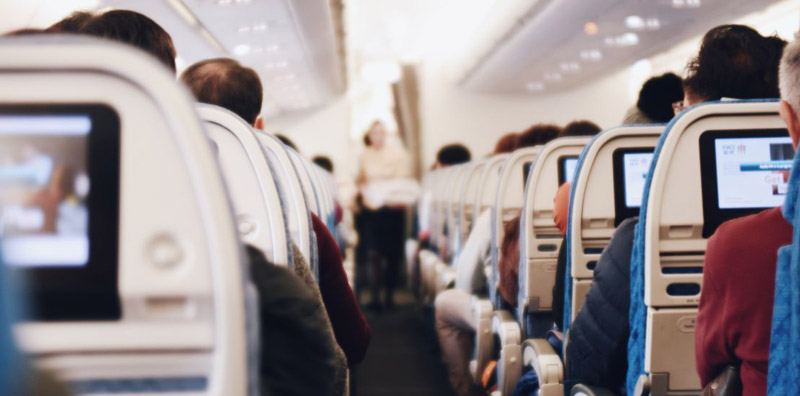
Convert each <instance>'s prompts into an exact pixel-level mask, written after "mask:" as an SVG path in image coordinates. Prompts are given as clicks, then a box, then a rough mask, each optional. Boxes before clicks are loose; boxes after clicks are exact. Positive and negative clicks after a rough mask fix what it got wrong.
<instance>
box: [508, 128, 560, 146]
mask: <svg viewBox="0 0 800 396" xmlns="http://www.w3.org/2000/svg"><path fill="white" fill-rule="evenodd" d="M560 133H561V128H560V127H558V126H556V125H552V124H536V125H534V126H532V127H530V128H528V129H527V130H526V131H525V132H522V133H521V134H520V135H519V140H518V141H517V148H522V147H533V146H539V145H542V144H547V142H549V141H551V140H553V139H555V138H557V137H558V135H559V134H560Z"/></svg>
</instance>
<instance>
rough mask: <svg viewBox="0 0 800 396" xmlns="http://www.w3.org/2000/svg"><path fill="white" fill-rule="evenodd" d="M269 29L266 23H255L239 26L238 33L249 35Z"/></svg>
mask: <svg viewBox="0 0 800 396" xmlns="http://www.w3.org/2000/svg"><path fill="white" fill-rule="evenodd" d="M268 28H269V25H268V24H267V23H266V22H261V23H256V24H252V25H242V26H239V29H238V30H239V33H250V32H264V31H266V30H267V29H268Z"/></svg>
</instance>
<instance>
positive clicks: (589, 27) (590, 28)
mask: <svg viewBox="0 0 800 396" xmlns="http://www.w3.org/2000/svg"><path fill="white" fill-rule="evenodd" d="M599 30H600V28H599V27H598V26H597V24H596V23H594V22H586V24H585V25H583V31H584V32H585V33H586V34H588V35H590V36H594V35H595V34H597V32H598V31H599Z"/></svg>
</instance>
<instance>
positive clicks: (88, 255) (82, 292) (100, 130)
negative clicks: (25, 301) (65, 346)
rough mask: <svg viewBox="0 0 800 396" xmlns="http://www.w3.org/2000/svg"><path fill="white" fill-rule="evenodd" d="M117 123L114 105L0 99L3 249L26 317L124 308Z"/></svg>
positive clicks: (95, 315) (103, 315)
mask: <svg viewBox="0 0 800 396" xmlns="http://www.w3.org/2000/svg"><path fill="white" fill-rule="evenodd" d="M119 175H120V122H119V118H118V116H117V114H116V112H114V111H113V110H112V109H111V108H109V107H107V106H105V105H100V104H85V105H49V104H42V105H39V104H36V105H33V104H32V105H0V248H1V250H0V252H2V256H3V262H4V263H5V264H6V265H7V266H9V267H11V268H12V270H13V271H14V272H17V273H18V275H19V276H20V277H21V278H23V279H24V280H25V286H26V292H27V293H28V294H29V296H30V300H31V303H30V304H29V305H30V309H29V312H27V315H28V319H30V320H38V321H53V320H55V321H62V320H66V321H77V320H113V319H118V318H119V317H120V315H121V308H120V302H119V293H118V279H117V273H118V269H117V263H118V257H117V255H118V243H119V242H118V235H119V230H118V229H119Z"/></svg>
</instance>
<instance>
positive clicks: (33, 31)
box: [3, 28, 46, 37]
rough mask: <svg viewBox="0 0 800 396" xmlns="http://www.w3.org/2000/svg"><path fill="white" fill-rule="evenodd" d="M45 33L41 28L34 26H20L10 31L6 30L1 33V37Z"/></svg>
mask: <svg viewBox="0 0 800 396" xmlns="http://www.w3.org/2000/svg"><path fill="white" fill-rule="evenodd" d="M42 33H46V32H45V31H44V30H42V29H36V28H22V29H17V30H12V31H10V32H6V33H4V34H3V37H21V36H33V35H37V34H42Z"/></svg>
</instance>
